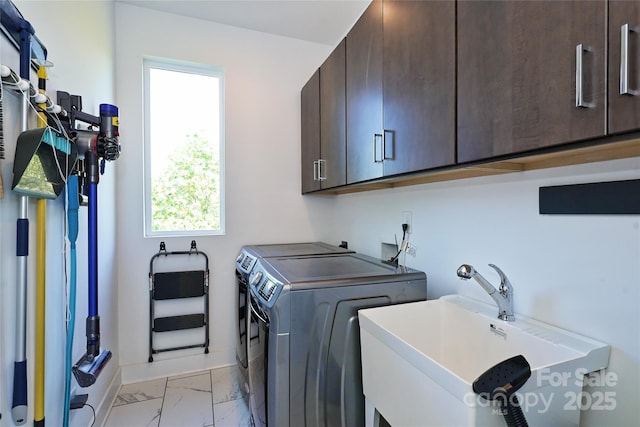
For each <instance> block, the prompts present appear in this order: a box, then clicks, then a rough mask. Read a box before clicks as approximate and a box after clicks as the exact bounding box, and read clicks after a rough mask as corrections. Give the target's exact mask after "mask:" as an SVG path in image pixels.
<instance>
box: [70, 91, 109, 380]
mask: <svg viewBox="0 0 640 427" xmlns="http://www.w3.org/2000/svg"><path fill="white" fill-rule="evenodd" d="M58 103H59V104H60V105H61V106H62V108H63V109H64V110H66V111H67V112H68V114H69V116H68V117H67V118H66V119H65V120H64V121H63V124H64V125H65V127H67V129H68V131H69V134H70V135H72V138H73V140H74V141H75V143H76V145H77V147H78V156H79V158H83V161H82V162H81V169H80V170H79V171H78V173H79V174H81V175H82V176H83V180H82V181H83V182H82V186H83V189H82V191H81V193H82V195H83V196H85V197H86V202H87V206H88V246H89V247H88V252H89V263H88V271H89V280H88V289H89V292H88V297H89V298H88V299H89V310H88V316H87V321H86V336H87V352H86V353H85V354H84V355H83V356H82V357H81V358H80V360H78V361H77V362H76V364H75V365H73V368H72V371H73V375H74V376H75V378H76V381H77V382H78V384H79V385H80V387H89V386H90V385H92V384H94V383H95V382H96V379H97V377H98V375H99V374H100V372H101V371H102V369H103V368H104V366H105V365H106V364H107V362H108V361H109V359H111V351H109V350H107V349H103V348H101V347H100V316H99V315H98V182H99V180H100V174H101V173H103V172H104V165H105V161H106V160H109V161H112V160H116V159H117V158H118V157H119V155H120V145H119V143H118V107H116V106H115V105H111V104H100V117H95V116H92V115H90V114H87V113H83V112H82V111H81V110H82V99H81V98H80V97H79V96H76V95H69V94H68V93H66V92H58ZM76 120H79V121H83V122H85V123H88V124H89V125H90V126H97V127H99V131H98V132H95V131H91V130H80V129H75V121H76ZM83 200H84V198H83Z"/></svg>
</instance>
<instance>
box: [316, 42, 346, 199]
mask: <svg viewBox="0 0 640 427" xmlns="http://www.w3.org/2000/svg"><path fill="white" fill-rule="evenodd" d="M345 96H346V95H345V40H344V39H343V40H342V41H341V42H340V44H339V45H338V47H336V48H335V49H334V51H333V52H332V53H331V55H329V57H328V58H327V59H326V60H325V61H324V63H323V64H322V65H321V66H320V159H319V164H318V179H319V180H320V186H321V188H323V189H324V188H332V187H337V186H340V185H345V184H346V183H347V131H346V125H347V124H346V120H347V118H346V98H345Z"/></svg>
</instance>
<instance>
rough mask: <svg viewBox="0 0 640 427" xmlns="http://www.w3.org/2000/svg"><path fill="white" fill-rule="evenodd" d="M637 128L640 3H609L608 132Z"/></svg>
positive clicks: (639, 114) (639, 110) (639, 120)
mask: <svg viewBox="0 0 640 427" xmlns="http://www.w3.org/2000/svg"><path fill="white" fill-rule="evenodd" d="M637 129H640V2H638V1H636V0H634V1H610V2H609V133H611V134H616V133H621V132H627V131H631V130H637Z"/></svg>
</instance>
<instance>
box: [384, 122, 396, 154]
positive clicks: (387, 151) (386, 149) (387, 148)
mask: <svg viewBox="0 0 640 427" xmlns="http://www.w3.org/2000/svg"><path fill="white" fill-rule="evenodd" d="M387 134H389V135H390V138H389V139H390V140H391V143H390V144H387ZM394 144H395V135H394V132H393V131H392V130H386V129H385V130H384V132H383V137H382V158H383V159H384V160H393V152H394Z"/></svg>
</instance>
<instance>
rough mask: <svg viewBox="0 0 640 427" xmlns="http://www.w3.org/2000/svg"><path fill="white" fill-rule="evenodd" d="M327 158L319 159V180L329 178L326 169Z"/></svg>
mask: <svg viewBox="0 0 640 427" xmlns="http://www.w3.org/2000/svg"><path fill="white" fill-rule="evenodd" d="M326 162H327V161H326V160H324V159H318V181H325V180H326V179H327V175H326V170H327V167H326V166H325V165H326Z"/></svg>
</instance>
